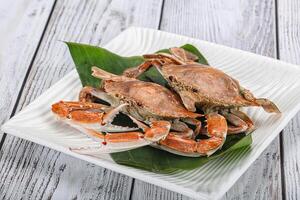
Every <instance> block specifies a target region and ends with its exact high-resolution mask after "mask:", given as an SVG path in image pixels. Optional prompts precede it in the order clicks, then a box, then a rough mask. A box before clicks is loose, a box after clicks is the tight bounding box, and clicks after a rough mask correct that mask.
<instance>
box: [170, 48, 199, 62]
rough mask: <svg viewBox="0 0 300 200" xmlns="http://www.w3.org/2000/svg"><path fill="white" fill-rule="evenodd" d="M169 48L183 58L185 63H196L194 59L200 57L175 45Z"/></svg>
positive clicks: (179, 57) (175, 54)
mask: <svg viewBox="0 0 300 200" xmlns="http://www.w3.org/2000/svg"><path fill="white" fill-rule="evenodd" d="M169 50H170V52H171V53H172V54H173V55H174V56H175V57H176V58H178V59H180V60H182V61H183V62H185V63H195V62H194V61H196V60H198V59H199V58H198V56H196V55H195V54H192V53H190V52H188V51H186V50H184V49H183V48H179V47H173V48H170V49H169Z"/></svg>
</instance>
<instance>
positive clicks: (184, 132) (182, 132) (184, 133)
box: [171, 120, 195, 138]
mask: <svg viewBox="0 0 300 200" xmlns="http://www.w3.org/2000/svg"><path fill="white" fill-rule="evenodd" d="M171 130H174V131H177V132H173V134H175V135H178V136H179V137H182V138H194V137H195V135H194V131H193V130H192V129H190V128H189V127H188V126H187V125H186V124H185V123H183V122H181V121H179V120H175V121H174V122H173V123H172V125H171Z"/></svg>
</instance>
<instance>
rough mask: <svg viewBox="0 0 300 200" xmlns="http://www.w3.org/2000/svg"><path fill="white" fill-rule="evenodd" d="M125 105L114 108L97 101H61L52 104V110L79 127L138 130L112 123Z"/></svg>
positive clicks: (108, 130)
mask: <svg viewBox="0 0 300 200" xmlns="http://www.w3.org/2000/svg"><path fill="white" fill-rule="evenodd" d="M124 106H126V104H125V105H124V104H122V105H120V106H118V107H117V108H113V109H112V108H111V107H109V106H106V105H102V104H97V103H88V102H70V101H60V102H58V103H55V104H53V105H52V112H53V113H54V114H56V115H57V116H58V117H59V119H60V120H63V121H65V122H66V123H68V124H69V125H71V126H73V127H75V128H77V129H78V128H79V127H84V128H87V129H94V130H98V131H103V132H123V131H132V130H137V128H130V127H122V126H117V125H113V124H110V122H111V121H112V120H113V118H114V117H115V115H116V114H117V113H118V112H119V111H120V110H121V109H122V108H123V107H124Z"/></svg>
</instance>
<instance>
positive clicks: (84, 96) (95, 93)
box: [79, 86, 113, 104]
mask: <svg viewBox="0 0 300 200" xmlns="http://www.w3.org/2000/svg"><path fill="white" fill-rule="evenodd" d="M93 97H97V98H98V99H102V100H104V101H106V102H108V103H110V104H113V98H111V97H110V96H109V95H107V93H106V92H104V91H103V90H102V89H98V88H93V87H90V86H85V87H83V88H82V89H81V91H80V93H79V101H81V102H93Z"/></svg>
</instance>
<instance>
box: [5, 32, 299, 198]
mask: <svg viewBox="0 0 300 200" xmlns="http://www.w3.org/2000/svg"><path fill="white" fill-rule="evenodd" d="M186 43H191V44H193V45H195V46H196V47H198V48H199V49H200V51H201V52H202V53H203V54H204V55H205V57H206V58H207V59H208V61H209V63H210V64H211V65H212V66H215V67H217V68H220V69H221V70H223V71H225V72H226V73H228V74H229V75H231V76H233V77H235V78H237V79H238V80H239V81H240V82H241V84H242V85H243V86H245V87H246V88H249V89H251V91H253V93H254V94H255V95H256V96H258V97H266V98H269V99H271V100H272V101H274V102H275V103H276V104H277V105H278V107H279V108H280V110H281V111H282V114H281V115H270V114H268V113H265V112H264V111H263V110H262V109H261V108H249V109H246V112H247V113H248V114H249V115H250V116H251V118H252V119H254V121H255V124H256V128H257V129H256V131H255V132H254V133H253V144H252V147H251V148H247V149H243V150H240V151H237V152H231V153H228V154H227V155H225V156H224V157H222V158H219V159H216V160H213V161H210V162H209V163H207V164H206V165H204V166H202V167H200V168H197V169H194V170H192V171H178V172H174V173H171V174H155V173H152V172H147V171H143V170H139V169H135V168H131V167H126V166H122V165H118V164H116V163H114V162H113V161H112V159H111V158H110V156H109V155H103V154H102V155H95V156H93V157H92V156H85V155H79V154H76V153H74V152H71V151H70V150H69V147H78V146H82V145H95V143H94V142H93V141H92V140H91V139H90V138H88V137H86V136H85V135H83V134H81V133H79V132H77V131H76V130H74V129H72V128H70V127H69V126H67V125H65V124H63V123H60V122H58V121H56V120H55V118H54V117H53V115H52V113H51V112H50V106H51V104H52V103H54V102H57V101H58V100H62V99H63V100H74V99H76V97H77V94H78V91H79V90H80V87H81V84H80V81H79V78H78V75H77V73H76V72H75V70H74V71H72V72H71V73H69V74H68V75H66V76H65V77H64V78H63V79H62V80H60V81H59V82H58V83H56V84H55V85H53V86H52V87H51V88H50V89H49V90H47V91H46V92H45V93H43V94H42V95H41V96H40V97H38V98H37V99H36V100H35V101H34V102H32V103H31V104H30V105H28V106H27V107H26V108H24V109H23V110H22V111H21V112H19V113H18V114H17V115H16V116H14V117H13V118H12V119H10V120H9V121H8V122H6V123H5V124H4V125H3V126H2V130H3V131H4V132H6V133H9V134H12V135H14V136H17V137H20V138H23V139H26V140H30V141H33V142H35V143H38V144H41V145H44V146H47V147H50V148H53V149H55V150H58V151H61V152H63V153H66V154H68V155H71V156H74V157H77V158H80V159H82V160H86V161H88V162H91V163H94V164H96V165H99V166H102V167H105V168H108V169H111V170H114V171H117V172H120V173H123V174H126V175H128V176H132V177H134V178H137V179H140V180H143V181H146V182H149V183H152V184H155V185H158V186H161V187H164V188H167V189H169V190H172V191H175V192H179V193H182V194H184V195H187V196H190V197H192V198H196V199H216V198H220V197H221V196H222V195H223V194H225V192H226V191H227V190H228V189H229V188H230V187H231V186H232V185H233V184H234V183H235V182H236V181H237V179H238V178H239V177H240V176H241V175H242V174H243V173H244V172H245V171H246V170H247V168H248V167H249V166H250V165H251V163H253V162H254V161H255V160H256V159H257V158H258V157H259V155H260V154H261V153H262V152H263V150H264V149H265V148H266V147H267V146H268V145H269V144H270V143H271V142H272V140H273V139H274V138H275V137H276V136H277V135H278V134H279V132H280V131H281V130H282V129H283V128H284V126H285V125H286V124H287V123H288V121H289V120H290V119H291V118H292V117H293V116H294V115H295V114H296V113H297V111H298V110H299V109H300V67H297V66H294V65H291V64H287V63H284V62H281V61H278V60H274V59H271V58H268V57H263V56H259V55H255V54H252V53H248V52H244V51H241V50H238V49H232V48H229V47H225V46H221V45H217V44H212V43H209V42H205V41H200V40H196V39H192V38H188V37H184V36H180V35H175V34H171V33H166V32H161V31H156V30H151V29H144V28H130V29H127V30H126V31H124V32H123V33H121V34H120V35H119V36H118V37H116V38H115V39H114V40H112V41H111V42H110V43H109V44H107V45H106V46H105V48H107V49H109V50H111V51H113V52H115V53H118V54H121V55H124V56H130V55H141V54H144V53H151V52H155V51H157V50H159V49H163V48H167V47H172V46H180V45H183V44H186ZM158 156H159V155H158Z"/></svg>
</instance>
